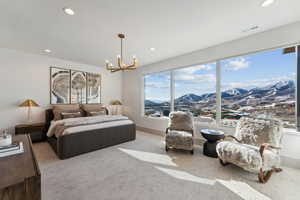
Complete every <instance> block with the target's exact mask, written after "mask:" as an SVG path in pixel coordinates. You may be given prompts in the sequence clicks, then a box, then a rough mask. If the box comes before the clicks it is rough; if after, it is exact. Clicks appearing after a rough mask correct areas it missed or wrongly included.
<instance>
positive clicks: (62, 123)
mask: <svg viewBox="0 0 300 200" xmlns="http://www.w3.org/2000/svg"><path fill="white" fill-rule="evenodd" d="M127 124H133V121H131V120H129V119H128V117H125V116H121V115H102V116H94V117H80V118H70V119H63V120H58V121H52V122H51V125H50V127H49V130H48V132H47V136H48V137H52V136H53V135H55V136H56V137H59V136H62V135H67V134H73V133H79V132H84V131H90V130H96V129H102V128H108V127H114V126H121V125H127Z"/></svg>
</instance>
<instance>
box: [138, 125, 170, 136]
mask: <svg viewBox="0 0 300 200" xmlns="http://www.w3.org/2000/svg"><path fill="white" fill-rule="evenodd" d="M136 130H139V131H142V132H146V133H151V134H154V135H160V136H164V135H165V132H163V131H160V130H156V129H151V128H145V127H141V126H137V127H136Z"/></svg>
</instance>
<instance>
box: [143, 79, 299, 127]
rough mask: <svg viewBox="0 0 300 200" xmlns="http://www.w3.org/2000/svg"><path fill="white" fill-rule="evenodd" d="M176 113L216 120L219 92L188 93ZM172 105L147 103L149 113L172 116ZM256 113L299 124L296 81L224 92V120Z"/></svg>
mask: <svg viewBox="0 0 300 200" xmlns="http://www.w3.org/2000/svg"><path fill="white" fill-rule="evenodd" d="M174 103H175V110H181V111H189V112H192V113H193V114H194V115H195V116H199V115H201V116H207V117H212V118H214V117H215V109H216V93H207V94H202V95H196V94H185V95H183V96H180V97H178V98H176V99H175V100H174ZM169 111H170V105H169V102H161V103H159V102H155V101H151V100H145V113H146V115H151V116H156V117H157V116H163V115H168V113H169ZM252 113H255V114H267V115H272V116H275V117H278V118H281V119H284V121H286V122H288V123H294V121H295V116H294V115H295V83H294V81H292V80H288V81H278V82H277V83H275V84H272V85H269V86H264V87H256V88H252V89H249V90H247V89H243V88H233V89H229V90H226V91H223V92H222V118H227V119H239V118H240V117H242V116H245V115H250V114H252Z"/></svg>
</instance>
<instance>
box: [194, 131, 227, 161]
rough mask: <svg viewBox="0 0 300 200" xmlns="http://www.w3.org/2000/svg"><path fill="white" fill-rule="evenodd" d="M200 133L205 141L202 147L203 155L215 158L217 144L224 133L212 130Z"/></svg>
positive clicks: (216, 155)
mask: <svg viewBox="0 0 300 200" xmlns="http://www.w3.org/2000/svg"><path fill="white" fill-rule="evenodd" d="M200 133H201V135H202V136H203V137H204V138H205V139H206V142H205V143H204V146H203V154H204V155H206V156H209V157H213V158H217V157H218V154H217V151H216V146H217V142H218V140H221V139H223V138H224V137H225V135H224V132H223V131H218V130H212V129H202V130H201V131H200Z"/></svg>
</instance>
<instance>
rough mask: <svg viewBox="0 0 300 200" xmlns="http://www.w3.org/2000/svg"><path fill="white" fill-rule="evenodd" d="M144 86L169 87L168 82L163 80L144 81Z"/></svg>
mask: <svg viewBox="0 0 300 200" xmlns="http://www.w3.org/2000/svg"><path fill="white" fill-rule="evenodd" d="M145 87H148V88H161V89H165V88H170V83H167V84H164V83H163V82H159V81H158V82H146V83H145Z"/></svg>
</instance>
